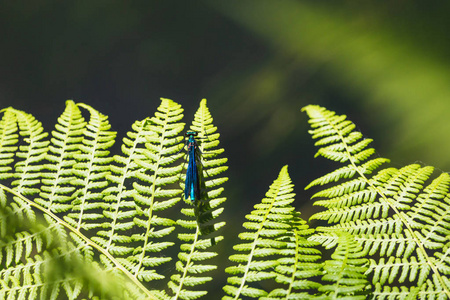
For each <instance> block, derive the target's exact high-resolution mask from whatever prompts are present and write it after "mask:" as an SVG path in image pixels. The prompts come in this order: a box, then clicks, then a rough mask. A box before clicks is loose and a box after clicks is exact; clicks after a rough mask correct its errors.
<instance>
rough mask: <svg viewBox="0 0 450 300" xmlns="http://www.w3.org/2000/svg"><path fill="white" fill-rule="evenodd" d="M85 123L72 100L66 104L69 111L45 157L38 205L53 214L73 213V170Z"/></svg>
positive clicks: (57, 125)
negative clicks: (70, 211)
mask: <svg viewBox="0 0 450 300" xmlns="http://www.w3.org/2000/svg"><path fill="white" fill-rule="evenodd" d="M85 127H86V122H85V120H84V118H83V116H82V115H81V111H80V110H79V108H78V106H77V105H76V104H75V103H74V102H73V101H71V100H68V101H66V109H65V110H64V112H63V114H62V115H61V116H60V117H59V118H58V123H57V124H56V126H55V130H54V131H52V138H51V145H50V146H49V151H48V153H47V155H46V157H45V158H46V160H47V161H48V163H47V164H45V165H44V167H45V168H46V169H47V170H48V171H47V172H45V173H43V177H44V179H42V187H41V193H40V197H41V199H36V200H35V201H36V202H37V203H38V204H39V205H41V206H43V207H45V208H47V209H50V210H53V211H54V212H64V211H67V210H69V209H70V201H72V200H73V198H74V196H73V192H74V191H75V186H73V185H72V184H71V182H72V181H74V180H76V176H75V172H74V166H75V164H76V163H77V161H76V159H75V154H78V153H80V151H81V150H80V146H81V142H82V140H83V134H84V131H85Z"/></svg>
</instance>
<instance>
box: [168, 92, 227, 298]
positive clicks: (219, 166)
mask: <svg viewBox="0 0 450 300" xmlns="http://www.w3.org/2000/svg"><path fill="white" fill-rule="evenodd" d="M212 121H213V119H212V117H211V114H210V112H209V110H208V108H207V106H206V99H203V100H202V101H201V102H200V107H199V109H198V110H197V112H196V113H195V117H194V121H193V122H192V125H191V127H190V129H191V130H194V131H196V132H198V144H199V151H200V157H201V164H200V166H198V167H199V168H200V172H201V174H200V177H202V178H203V179H204V181H203V188H202V191H201V193H200V199H198V200H196V202H195V203H193V205H194V207H193V208H184V209H182V211H181V213H182V214H183V215H184V216H185V217H187V219H180V220H178V221H177V224H178V225H179V226H180V227H182V228H183V229H187V230H188V232H187V233H180V234H179V236H178V238H179V239H180V240H181V241H182V244H181V247H180V250H181V251H180V253H179V254H178V258H179V260H178V261H177V262H176V264H175V266H176V270H177V273H176V274H174V275H172V276H171V280H170V281H169V283H168V287H169V289H170V294H171V295H173V298H174V299H197V298H199V297H201V296H203V295H206V293H207V292H206V291H202V290H199V287H200V286H201V285H203V284H205V283H206V282H208V281H210V280H212V277H211V276H204V275H203V274H204V273H207V272H210V271H213V270H215V269H216V268H217V266H215V265H212V264H207V263H205V261H207V260H209V259H212V258H213V257H215V256H217V253H216V252H212V251H206V250H207V249H209V248H211V247H212V246H215V245H216V244H217V243H218V242H220V241H221V240H223V237H222V236H219V235H217V233H216V231H217V230H219V229H220V228H222V227H223V226H224V225H225V222H217V220H216V219H217V218H218V217H219V216H220V215H221V214H222V211H223V208H222V207H221V205H222V204H223V203H224V202H225V201H226V198H225V197H221V194H222V192H223V187H221V185H222V184H223V183H224V182H225V181H227V178H226V177H220V174H221V173H222V172H224V171H225V170H227V168H228V167H227V166H225V165H224V164H225V163H226V162H227V159H226V158H220V157H219V155H221V154H222V153H223V152H224V150H223V149H222V148H218V146H219V134H218V133H216V131H217V127H215V126H214V125H213V123H212ZM186 202H187V201H186ZM189 204H191V203H189Z"/></svg>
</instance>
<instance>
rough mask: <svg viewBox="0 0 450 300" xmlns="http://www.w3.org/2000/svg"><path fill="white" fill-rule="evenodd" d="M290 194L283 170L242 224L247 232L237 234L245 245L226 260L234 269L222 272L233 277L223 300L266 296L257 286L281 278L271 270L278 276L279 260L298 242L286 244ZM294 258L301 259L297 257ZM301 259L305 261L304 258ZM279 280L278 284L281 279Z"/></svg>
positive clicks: (291, 216) (288, 183) (288, 182)
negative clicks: (232, 263) (228, 260)
mask: <svg viewBox="0 0 450 300" xmlns="http://www.w3.org/2000/svg"><path fill="white" fill-rule="evenodd" d="M292 191H293V184H292V183H291V179H290V177H289V174H288V172H287V166H285V167H283V168H282V169H281V171H280V174H279V175H278V178H277V179H275V181H274V182H273V183H272V185H271V186H270V188H269V191H268V192H267V193H266V198H263V199H262V201H261V203H259V204H256V205H255V210H253V211H252V212H251V214H249V215H247V216H246V219H247V220H249V222H245V223H244V225H243V226H244V227H245V228H246V229H247V230H248V231H246V232H243V233H241V234H239V238H240V239H241V240H243V241H245V243H243V244H238V245H235V246H234V247H233V248H234V250H236V251H239V252H241V253H242V254H234V255H231V256H230V258H229V259H230V260H231V261H232V262H234V263H236V264H237V265H235V266H232V267H228V268H227V269H226V270H225V271H226V272H227V273H228V274H231V275H232V276H230V277H228V279H227V282H228V285H226V286H225V287H224V288H223V289H224V291H225V293H226V294H228V295H227V296H224V297H223V299H240V298H241V297H243V296H246V297H250V298H259V297H266V296H268V293H267V291H265V290H262V289H261V288H260V287H259V286H258V285H257V284H258V283H259V282H261V281H264V280H267V279H274V278H276V277H277V275H278V276H280V274H277V273H276V272H274V271H273V269H274V268H275V270H276V268H277V267H278V268H279V269H278V271H279V272H281V270H282V268H283V260H282V259H281V260H279V258H280V256H281V255H283V254H289V253H291V254H292V250H293V249H295V245H294V244H292V242H293V241H295V240H296V238H299V236H297V235H296V236H293V238H294V240H291V239H288V240H286V237H287V236H289V234H292V233H293V231H294V230H293V228H292V224H290V223H289V221H292V219H293V218H294V216H295V213H294V212H293V211H294V207H293V206H291V203H292V202H293V201H294V195H295V194H293V193H292ZM303 229H305V228H303ZM308 245H314V243H312V244H309V243H308ZM296 250H298V249H296ZM294 252H295V250H294ZM295 255H299V253H298V252H296V253H295V254H294V257H295ZM296 258H297V259H300V257H298V256H297V257H296ZM303 258H304V259H306V256H303ZM313 260H314V259H313ZM319 269H320V268H319ZM279 279H280V280H281V277H279ZM293 280H294V279H293ZM295 281H297V280H296V279H295ZM312 286H313V285H312ZM312 286H311V287H312ZM291 291H292V290H291ZM292 292H294V291H292ZM274 293H276V292H274Z"/></svg>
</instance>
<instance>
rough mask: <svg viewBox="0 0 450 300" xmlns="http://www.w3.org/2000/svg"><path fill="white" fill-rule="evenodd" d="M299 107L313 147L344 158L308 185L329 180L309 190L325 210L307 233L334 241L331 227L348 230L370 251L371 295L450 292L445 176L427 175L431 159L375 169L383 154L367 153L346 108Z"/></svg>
mask: <svg viewBox="0 0 450 300" xmlns="http://www.w3.org/2000/svg"><path fill="white" fill-rule="evenodd" d="M304 110H305V111H306V112H307V113H308V115H309V117H310V118H311V119H310V121H309V122H310V123H311V126H312V128H313V130H311V131H310V133H311V134H312V135H313V138H318V139H319V141H318V142H317V143H316V145H318V146H320V148H319V151H318V154H319V155H323V156H325V157H326V158H328V159H331V160H334V161H339V162H345V163H346V166H344V167H342V168H339V169H338V170H339V171H338V172H336V171H335V172H332V173H331V175H330V174H328V175H325V176H323V177H321V178H320V179H318V180H315V181H314V182H313V183H312V184H310V185H309V186H308V187H310V186H312V185H324V184H328V185H330V186H329V187H327V188H326V189H324V190H322V191H320V192H318V193H317V194H316V195H315V196H314V197H315V198H318V197H320V198H322V199H320V200H319V201H316V203H315V204H317V205H321V206H324V207H325V208H326V210H325V211H323V212H319V213H317V214H315V215H314V216H313V217H312V219H321V220H326V221H327V222H328V224H329V225H328V226H326V227H319V228H318V229H317V231H318V233H317V234H316V235H314V236H313V237H312V238H311V239H312V240H316V241H319V242H321V243H322V244H323V245H324V246H326V247H333V246H334V245H336V243H337V238H336V233H337V232H348V233H350V234H352V235H353V236H354V237H355V240H356V241H357V242H358V243H359V244H360V245H361V247H362V248H363V252H364V253H365V254H366V255H371V256H374V257H373V259H371V260H370V262H371V263H370V266H369V269H368V273H369V274H370V276H372V283H373V285H374V286H375V291H374V293H373V295H374V297H375V298H376V299H385V298H389V299H394V298H395V299H397V298H398V299H402V298H406V297H407V296H408V297H409V296H411V295H417V297H420V298H424V299H434V298H435V297H440V298H442V299H447V298H450V280H449V279H450V278H449V277H448V276H449V274H450V260H449V259H447V257H448V254H449V250H448V249H449V247H448V245H450V240H449V239H450V235H449V234H448V233H449V232H450V222H449V221H448V220H449V219H450V217H449V216H450V204H449V202H450V201H449V200H448V199H449V198H450V197H449V182H450V178H449V177H450V176H449V175H448V174H446V173H443V174H441V175H439V176H438V177H437V178H434V179H433V178H432V176H433V168H432V167H421V166H420V165H417V164H412V165H408V166H406V167H403V168H401V169H395V168H385V169H380V166H381V163H384V162H387V161H388V160H386V159H380V158H371V156H373V154H374V153H375V150H374V149H372V148H367V146H368V144H369V142H368V141H367V142H366V141H365V140H364V139H363V137H362V135H361V134H360V133H357V132H354V131H353V130H354V128H355V125H354V124H353V123H351V122H350V121H348V120H346V117H345V116H336V115H335V114H334V113H333V112H329V111H327V110H326V109H324V108H321V107H318V106H307V107H305V108H304ZM369 165H370V167H368V166H369ZM401 284H404V286H400V285H401ZM389 293H390V294H389ZM408 293H409V294H408ZM419 295H420V296H419Z"/></svg>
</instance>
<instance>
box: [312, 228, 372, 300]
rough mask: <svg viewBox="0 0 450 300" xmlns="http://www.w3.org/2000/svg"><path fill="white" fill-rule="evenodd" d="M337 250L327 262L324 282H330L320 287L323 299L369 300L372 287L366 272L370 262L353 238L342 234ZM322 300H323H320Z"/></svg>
mask: <svg viewBox="0 0 450 300" xmlns="http://www.w3.org/2000/svg"><path fill="white" fill-rule="evenodd" d="M337 238H338V241H337V248H336V250H335V251H334V253H333V254H332V255H331V258H332V259H333V260H327V261H325V265H324V273H325V275H323V277H322V280H323V281H325V282H329V283H328V284H324V285H323V286H321V287H319V291H320V292H322V293H323V294H322V297H323V299H354V300H357V299H360V300H364V299H367V297H368V294H369V291H370V285H369V282H368V281H367V278H366V275H365V272H366V271H367V268H368V260H367V259H366V258H364V253H363V251H362V248H361V246H360V245H359V244H358V242H356V241H355V240H354V239H353V237H352V236H351V235H350V234H348V233H346V232H342V233H339V234H338V235H337ZM319 299H321V298H319Z"/></svg>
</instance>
